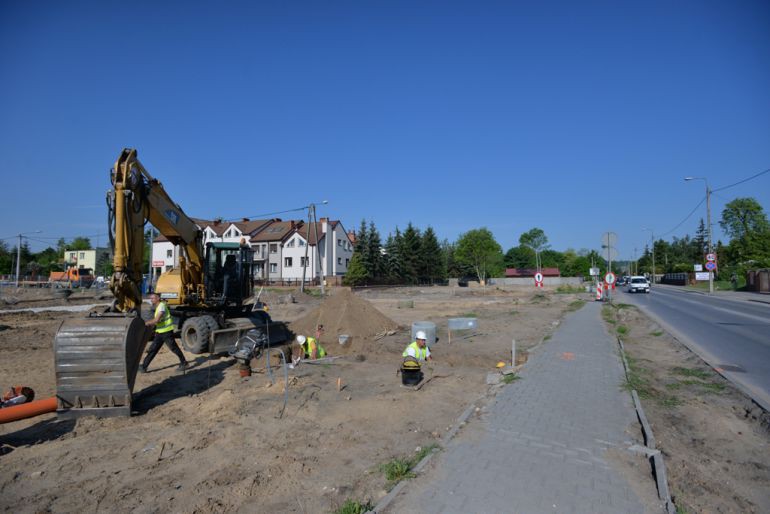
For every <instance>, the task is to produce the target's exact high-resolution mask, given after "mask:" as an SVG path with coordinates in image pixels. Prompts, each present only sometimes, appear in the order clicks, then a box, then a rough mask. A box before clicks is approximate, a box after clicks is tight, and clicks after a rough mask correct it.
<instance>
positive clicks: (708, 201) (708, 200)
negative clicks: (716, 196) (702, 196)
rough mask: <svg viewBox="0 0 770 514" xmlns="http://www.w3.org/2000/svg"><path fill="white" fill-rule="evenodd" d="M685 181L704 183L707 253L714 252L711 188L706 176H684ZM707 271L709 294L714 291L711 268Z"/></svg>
mask: <svg viewBox="0 0 770 514" xmlns="http://www.w3.org/2000/svg"><path fill="white" fill-rule="evenodd" d="M684 180H685V182H689V181H690V180H702V181H703V182H705V183H706V226H707V227H708V234H709V253H714V249H713V247H712V246H711V188H709V181H708V179H706V177H685V178H684ZM708 272H709V294H713V293H714V272H713V271H712V270H708Z"/></svg>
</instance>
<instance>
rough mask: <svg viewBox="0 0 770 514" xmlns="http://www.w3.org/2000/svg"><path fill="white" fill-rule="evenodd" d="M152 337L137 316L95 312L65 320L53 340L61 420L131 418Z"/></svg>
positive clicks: (58, 406)
mask: <svg viewBox="0 0 770 514" xmlns="http://www.w3.org/2000/svg"><path fill="white" fill-rule="evenodd" d="M148 335H149V331H146V330H145V326H144V322H143V321H142V319H141V318H139V317H138V316H136V315H135V314H122V313H91V314H89V316H88V317H87V318H79V319H70V320H65V321H64V322H62V324H61V326H60V327H59V330H58V332H57V333H56V338H55V340H54V359H55V368H56V400H57V408H56V412H57V414H58V416H59V418H62V419H71V418H77V417H80V416H99V417H110V416H130V415H131V399H132V392H133V389H134V381H135V379H136V373H137V371H138V369H139V360H140V359H141V357H142V352H143V351H144V347H145V345H146V344H147V340H148Z"/></svg>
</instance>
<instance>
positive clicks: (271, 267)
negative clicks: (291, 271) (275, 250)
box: [270, 262, 278, 273]
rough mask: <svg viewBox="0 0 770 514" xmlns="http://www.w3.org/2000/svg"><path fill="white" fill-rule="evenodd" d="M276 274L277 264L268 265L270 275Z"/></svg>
mask: <svg viewBox="0 0 770 514" xmlns="http://www.w3.org/2000/svg"><path fill="white" fill-rule="evenodd" d="M277 272H278V264H276V263H275V262H271V263H270V273H277Z"/></svg>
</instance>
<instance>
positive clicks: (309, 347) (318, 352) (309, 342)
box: [297, 336, 326, 360]
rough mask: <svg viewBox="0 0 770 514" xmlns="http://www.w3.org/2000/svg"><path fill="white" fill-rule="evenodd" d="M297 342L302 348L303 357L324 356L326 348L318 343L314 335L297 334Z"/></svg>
mask: <svg viewBox="0 0 770 514" xmlns="http://www.w3.org/2000/svg"><path fill="white" fill-rule="evenodd" d="M297 343H299V345H300V347H301V348H302V352H303V355H302V357H304V358H305V359H310V360H316V359H322V358H324V357H326V350H324V348H323V346H321V345H320V344H318V340H317V339H316V338H315V337H305V336H297Z"/></svg>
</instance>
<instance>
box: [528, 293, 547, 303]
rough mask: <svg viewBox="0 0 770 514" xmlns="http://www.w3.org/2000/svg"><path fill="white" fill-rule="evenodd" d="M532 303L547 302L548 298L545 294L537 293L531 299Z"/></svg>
mask: <svg viewBox="0 0 770 514" xmlns="http://www.w3.org/2000/svg"><path fill="white" fill-rule="evenodd" d="M530 301H531V302H532V303H540V302H547V301H548V297H547V296H546V295H545V293H535V294H534V295H533V296H532V298H531V299H530Z"/></svg>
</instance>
